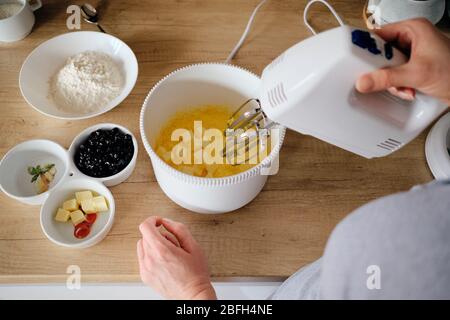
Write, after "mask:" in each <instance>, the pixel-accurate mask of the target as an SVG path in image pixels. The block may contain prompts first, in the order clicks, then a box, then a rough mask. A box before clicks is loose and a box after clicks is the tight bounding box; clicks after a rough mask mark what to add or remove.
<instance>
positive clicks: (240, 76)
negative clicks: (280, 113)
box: [140, 64, 285, 213]
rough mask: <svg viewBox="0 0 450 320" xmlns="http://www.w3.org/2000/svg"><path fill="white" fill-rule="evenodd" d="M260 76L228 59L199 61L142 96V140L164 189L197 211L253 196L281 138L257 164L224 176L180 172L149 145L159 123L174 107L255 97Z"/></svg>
mask: <svg viewBox="0 0 450 320" xmlns="http://www.w3.org/2000/svg"><path fill="white" fill-rule="evenodd" d="M259 83H260V79H259V78H258V77H257V76H256V75H254V74H253V73H251V72H249V71H246V70H244V69H241V68H239V67H235V66H231V65H226V64H197V65H192V66H188V67H185V68H182V69H179V70H177V71H175V72H173V73H171V74H169V75H168V76H166V77H165V78H164V79H162V80H161V81H160V82H159V83H158V84H156V85H155V86H154V87H153V89H152V90H151V91H150V93H149V94H148V96H147V98H146V99H145V101H144V104H143V106H142V110H141V117H140V130H141V136H142V140H143V143H144V146H145V149H146V150H147V152H148V154H149V155H150V159H151V161H152V165H153V170H154V172H155V175H156V178H157V180H158V183H159V185H160V186H161V188H162V190H163V191H164V192H165V193H166V195H167V196H168V197H169V198H170V199H172V200H173V201H174V202H176V203H177V204H179V205H180V206H182V207H184V208H186V209H188V210H191V211H194V212H198V213H224V212H229V211H233V210H236V209H239V208H241V207H242V206H244V205H246V204H247V203H249V202H250V201H252V200H253V199H254V198H255V197H256V196H257V195H258V193H259V192H260V191H261V189H262V188H263V187H264V184H265V183H266V181H267V175H263V174H261V169H262V168H266V167H268V166H269V165H270V164H271V163H273V161H277V160H278V153H279V150H280V148H281V145H282V143H283V139H284V133H285V128H281V130H280V131H281V133H280V135H279V139H278V143H277V144H276V145H274V146H273V148H272V151H271V153H270V154H269V156H268V157H267V158H265V159H264V160H263V161H261V163H259V164H258V165H257V166H255V167H253V168H251V169H249V170H247V171H245V172H242V173H240V174H237V175H233V176H229V177H224V178H201V177H194V176H190V175H187V174H184V173H182V172H180V171H177V170H175V169H174V168H172V167H170V166H169V165H168V164H166V163H165V162H164V161H163V160H162V159H161V158H160V157H159V156H158V155H157V154H156V152H155V150H154V149H153V144H154V143H155V139H156V137H157V136H158V134H159V132H160V130H161V128H162V126H163V125H164V124H165V123H166V122H167V120H168V119H169V117H170V116H171V115H173V114H174V113H175V112H176V111H179V110H182V109H186V108H189V107H193V106H201V105H207V104H220V105H228V106H236V107H238V106H240V105H241V104H242V103H243V102H244V101H246V100H247V99H249V98H254V97H255V95H256V93H257V92H256V90H257V89H258V87H259Z"/></svg>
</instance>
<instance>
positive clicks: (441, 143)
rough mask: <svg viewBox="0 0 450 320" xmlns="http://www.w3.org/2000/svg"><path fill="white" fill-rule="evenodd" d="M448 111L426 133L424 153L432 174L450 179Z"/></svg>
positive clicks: (449, 119)
mask: <svg viewBox="0 0 450 320" xmlns="http://www.w3.org/2000/svg"><path fill="white" fill-rule="evenodd" d="M448 149H450V112H449V113H447V114H446V115H444V116H443V117H442V118H440V119H439V121H438V122H436V124H435V125H434V126H433V128H432V129H431V131H430V133H429V134H428V137H427V141H426V143H425V155H426V157H427V162H428V166H429V167H430V170H431V172H432V173H433V176H434V177H435V178H436V179H438V180H443V179H450V155H449V154H448Z"/></svg>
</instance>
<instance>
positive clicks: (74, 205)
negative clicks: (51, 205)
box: [63, 199, 79, 211]
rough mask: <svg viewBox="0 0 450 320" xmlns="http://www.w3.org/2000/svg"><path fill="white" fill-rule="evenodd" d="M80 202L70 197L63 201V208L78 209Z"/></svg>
mask: <svg viewBox="0 0 450 320" xmlns="http://www.w3.org/2000/svg"><path fill="white" fill-rule="evenodd" d="M78 208H79V206H78V202H77V199H70V200H67V201H65V202H64V203H63V209H64V210H67V211H75V210H78Z"/></svg>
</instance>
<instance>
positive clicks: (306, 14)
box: [303, 0, 344, 35]
mask: <svg viewBox="0 0 450 320" xmlns="http://www.w3.org/2000/svg"><path fill="white" fill-rule="evenodd" d="M317 2H320V3H322V4H324V5H325V6H327V8H328V9H329V10H330V11H331V13H332V14H333V16H334V17H335V18H336V20H337V21H338V23H339V24H340V25H341V26H343V25H344V21H342V19H341V17H340V16H339V15H338V13H337V12H336V10H334V8H333V7H332V6H331V4H329V3H328V2H326V1H325V0H311V1H310V2H308V3H307V4H306V7H305V10H304V11H303V21H304V23H305V25H306V27H307V28H308V30H309V31H311V33H312V34H314V35H315V34H317V32H316V31H315V30H314V29H313V27H311V25H310V24H309V22H308V11H309V8H310V7H311V6H312V5H313V4H314V3H317Z"/></svg>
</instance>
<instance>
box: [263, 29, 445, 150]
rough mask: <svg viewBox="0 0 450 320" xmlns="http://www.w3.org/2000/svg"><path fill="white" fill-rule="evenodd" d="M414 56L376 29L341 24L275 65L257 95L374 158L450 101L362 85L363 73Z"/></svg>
mask: <svg viewBox="0 0 450 320" xmlns="http://www.w3.org/2000/svg"><path fill="white" fill-rule="evenodd" d="M406 60H407V59H406V57H405V55H404V54H402V53H401V52H400V51H399V50H397V49H396V48H394V47H392V46H391V45H390V44H388V43H386V42H385V41H384V40H382V39H381V38H379V37H377V36H376V35H372V34H370V33H369V32H367V31H363V30H359V29H355V28H352V27H349V26H342V27H338V28H334V29H331V30H328V31H325V32H321V33H320V34H318V35H316V36H313V37H310V38H308V39H306V40H304V41H302V42H300V43H298V44H296V45H294V46H293V47H291V48H290V49H288V50H287V51H285V52H284V53H283V54H282V55H280V56H279V57H278V58H277V59H275V60H274V61H273V62H272V63H271V64H270V65H268V66H267V67H266V68H265V69H264V71H263V74H262V77H261V85H260V91H259V94H258V96H257V98H258V99H259V100H260V101H261V108H262V110H263V111H264V113H265V114H266V115H267V117H268V118H269V119H271V120H272V121H275V122H277V123H279V124H281V125H284V126H286V127H288V128H290V129H293V130H295V131H298V132H300V133H303V134H309V135H312V136H315V137H317V138H319V139H321V140H324V141H327V142H329V143H332V144H334V145H337V146H339V147H342V148H344V149H346V150H349V151H351V152H354V153H357V154H360V155H362V156H365V157H367V158H371V157H380V156H385V155H387V154H389V153H391V152H393V151H395V150H398V149H399V148H400V147H401V146H403V145H405V144H406V143H408V142H410V141H411V140H412V139H414V138H415V137H416V136H417V135H418V134H419V133H420V132H421V131H422V130H424V129H425V128H426V127H427V126H428V125H429V124H430V123H431V122H432V121H433V120H434V119H435V118H436V117H438V116H439V115H440V114H441V113H442V112H443V111H444V110H445V109H446V108H447V106H444V105H443V104H442V103H440V102H439V101H437V100H436V99H433V98H431V97H428V96H425V95H423V94H421V93H418V94H417V97H416V99H415V100H414V101H412V102H407V101H403V100H401V99H399V98H396V97H393V96H391V95H390V94H388V93H374V94H365V95H362V94H359V93H358V92H357V91H356V90H355V83H356V80H357V79H358V77H359V76H360V75H362V74H364V73H367V72H371V71H373V70H376V69H379V68H383V67H391V66H397V65H400V64H403V63H405V62H406ZM386 141H387V142H386ZM393 141H395V142H393ZM391 143H392V145H391ZM386 145H388V146H389V147H386ZM380 146H381V147H380Z"/></svg>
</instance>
